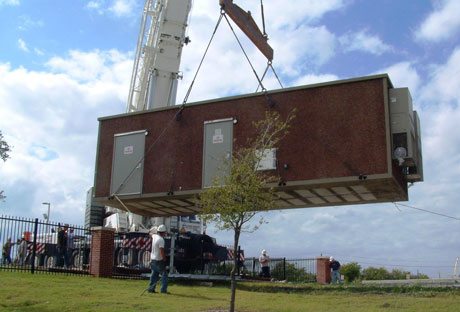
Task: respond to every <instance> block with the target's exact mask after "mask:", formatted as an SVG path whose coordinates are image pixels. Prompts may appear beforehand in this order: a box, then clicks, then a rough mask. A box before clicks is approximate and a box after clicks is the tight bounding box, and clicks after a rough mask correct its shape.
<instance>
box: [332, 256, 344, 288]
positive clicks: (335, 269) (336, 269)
mask: <svg viewBox="0 0 460 312" xmlns="http://www.w3.org/2000/svg"><path fill="white" fill-rule="evenodd" d="M329 268H330V269H331V277H332V281H331V283H332V284H337V283H339V284H340V283H342V281H341V280H340V262H339V261H337V260H335V259H334V257H330V258H329Z"/></svg>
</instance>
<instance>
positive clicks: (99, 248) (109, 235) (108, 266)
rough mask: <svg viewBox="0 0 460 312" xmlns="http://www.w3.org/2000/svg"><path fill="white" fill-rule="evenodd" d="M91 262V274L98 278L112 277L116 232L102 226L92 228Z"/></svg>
mask: <svg viewBox="0 0 460 312" xmlns="http://www.w3.org/2000/svg"><path fill="white" fill-rule="evenodd" d="M91 232H92V235H91V260H90V269H89V272H90V274H91V275H93V276H96V277H111V276H112V270H113V249H114V234H115V230H114V229H111V228H105V227H102V226H97V227H92V228H91Z"/></svg>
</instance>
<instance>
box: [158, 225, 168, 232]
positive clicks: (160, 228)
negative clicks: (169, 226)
mask: <svg viewBox="0 0 460 312" xmlns="http://www.w3.org/2000/svg"><path fill="white" fill-rule="evenodd" d="M157 232H160V233H164V232H166V226H164V224H161V225H159V226H158V228H157Z"/></svg>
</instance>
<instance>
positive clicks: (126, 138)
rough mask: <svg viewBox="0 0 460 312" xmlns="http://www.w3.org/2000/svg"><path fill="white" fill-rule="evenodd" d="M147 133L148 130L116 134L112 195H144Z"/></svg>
mask: <svg viewBox="0 0 460 312" xmlns="http://www.w3.org/2000/svg"><path fill="white" fill-rule="evenodd" d="M146 133H147V131H146V130H141V131H135V132H128V133H119V134H115V136H114V147H113V162H112V181H111V185H110V193H111V194H115V195H129V194H141V193H142V179H143V172H144V170H143V167H144V149H145V136H146Z"/></svg>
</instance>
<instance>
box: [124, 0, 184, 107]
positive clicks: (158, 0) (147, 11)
mask: <svg viewBox="0 0 460 312" xmlns="http://www.w3.org/2000/svg"><path fill="white" fill-rule="evenodd" d="M191 7H192V0H146V1H145V5H144V11H143V15H142V20H141V28H140V31H139V36H138V40H137V47H136V55H135V59H134V66H133V72H132V75H131V83H130V89H129V95H128V103H127V107H126V111H127V112H139V111H144V110H148V109H153V108H159V107H166V106H171V105H174V104H176V103H175V102H176V93H177V80H178V79H179V78H180V74H179V65H180V60H181V55H182V47H183V46H184V44H187V43H188V38H187V37H185V29H186V27H187V20H188V16H189V13H190V10H191Z"/></svg>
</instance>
